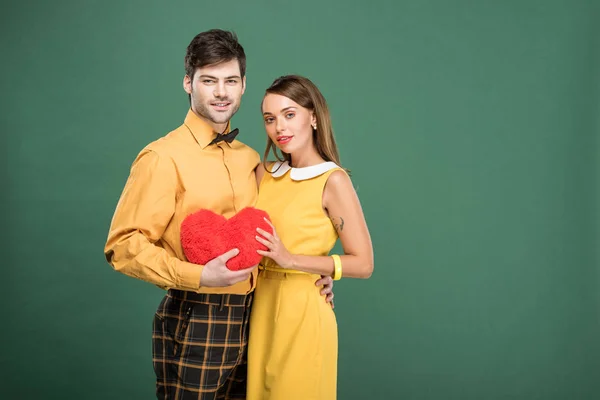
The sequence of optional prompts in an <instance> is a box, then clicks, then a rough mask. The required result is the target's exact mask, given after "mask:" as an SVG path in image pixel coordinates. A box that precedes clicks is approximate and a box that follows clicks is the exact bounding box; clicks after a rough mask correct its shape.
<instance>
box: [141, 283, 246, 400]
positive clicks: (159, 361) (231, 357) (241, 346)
mask: <svg viewBox="0 0 600 400" xmlns="http://www.w3.org/2000/svg"><path fill="white" fill-rule="evenodd" d="M251 303H252V294H250V295H247V296H243V295H228V294H226V295H220V294H197V293H193V292H184V291H179V290H169V292H168V293H167V295H166V296H165V297H164V298H163V300H162V301H161V303H160V305H159V306H158V310H157V311H156V314H155V316H154V324H153V328H154V332H153V335H152V350H153V351H152V361H153V364H154V372H155V374H156V396H157V398H158V399H164V400H167V399H168V400H192V399H194V400H219V399H223V400H238V399H239V400H241V399H245V398H246V373H247V362H246V359H247V349H246V347H247V343H248V322H249V316H250V306H251Z"/></svg>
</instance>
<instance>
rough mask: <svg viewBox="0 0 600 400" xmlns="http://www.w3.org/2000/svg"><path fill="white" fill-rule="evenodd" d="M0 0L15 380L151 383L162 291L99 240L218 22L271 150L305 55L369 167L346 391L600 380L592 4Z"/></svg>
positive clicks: (101, 392) (117, 393) (339, 290)
mask: <svg viewBox="0 0 600 400" xmlns="http://www.w3.org/2000/svg"><path fill="white" fill-rule="evenodd" d="M14 3H16V2H14ZM2 8H3V10H2V13H1V14H2V16H1V21H2V24H1V27H0V29H1V33H2V34H1V35H0V42H1V43H2V64H1V65H2V74H1V76H0V82H1V90H2V100H1V101H2V103H1V105H2V112H1V117H0V118H1V119H0V123H1V130H2V142H1V144H2V150H1V154H0V156H1V158H2V175H1V178H2V183H3V185H2V197H1V200H2V210H3V211H2V220H1V222H2V227H3V229H2V233H1V235H2V237H1V239H2V242H1V243H2V263H1V264H2V276H4V277H5V279H3V286H4V296H5V300H4V301H3V302H2V307H3V309H4V311H3V315H4V318H3V323H2V340H1V341H0V343H1V344H2V352H1V354H2V355H1V357H2V359H1V360H2V365H3V367H2V370H3V371H2V373H1V374H0V391H1V393H2V394H0V397H2V398H6V399H149V398H152V397H153V393H154V381H153V378H154V376H153V372H152V365H151V346H150V345H151V331H150V329H151V321H152V316H153V313H154V311H155V308H156V306H157V304H158V302H159V300H160V298H161V296H162V292H161V291H160V290H159V289H158V288H155V287H153V286H151V285H149V284H146V283H143V282H140V281H136V280H134V279H131V278H128V277H125V276H123V275H120V274H118V273H116V272H114V271H112V269H111V268H110V266H109V265H108V264H107V263H106V262H105V261H104V257H103V253H102V249H103V245H104V241H105V239H106V235H107V232H108V227H109V223H110V219H111V217H112V213H113V211H114V207H115V205H116V202H117V200H118V197H119V195H120V192H121V189H122V187H123V185H124V183H125V179H126V177H127V174H128V170H129V166H130V165H131V162H132V161H133V159H134V157H135V156H136V154H137V153H138V151H140V150H141V148H142V147H143V146H145V145H146V144H147V143H148V142H150V141H152V140H155V139H156V138H158V137H160V136H162V135H164V134H165V133H167V132H168V131H169V130H171V129H173V128H175V127H177V126H178V125H179V124H180V123H181V122H182V121H183V118H184V116H185V113H186V110H187V106H188V103H187V96H186V95H185V93H184V92H183V90H182V88H181V81H182V77H183V56H184V52H185V48H186V46H187V44H188V43H189V41H190V40H191V38H192V37H193V36H194V35H195V34H196V33H198V32H200V31H203V30H206V29H210V28H213V27H220V28H225V29H233V30H235V31H236V32H237V33H238V35H239V38H240V41H241V42H242V43H243V45H244V46H245V49H246V52H247V55H248V71H247V74H248V75H247V76H248V90H247V92H246V94H245V95H244V98H243V102H242V108H241V110H240V112H239V113H238V114H237V116H236V117H235V119H234V124H235V126H238V127H240V128H241V131H242V133H241V136H240V138H241V139H242V140H244V141H245V142H246V143H248V144H249V145H251V146H253V147H255V148H256V149H258V150H259V152H260V153H261V154H262V151H263V146H264V142H265V134H264V130H263V127H262V122H261V118H260V114H259V102H260V99H261V97H262V94H263V91H264V89H265V88H266V87H267V86H268V85H269V84H270V82H271V81H272V80H273V79H274V78H275V77H277V76H279V75H283V74H287V73H299V74H303V75H306V76H308V77H309V78H311V79H312V80H314V81H315V83H317V85H318V86H319V87H320V88H321V89H322V91H323V93H324V94H325V96H326V98H327V99H328V101H329V103H330V107H331V110H332V116H333V122H334V128H335V129H336V134H337V139H338V141H339V146H340V151H341V155H342V162H343V163H344V165H345V166H347V167H349V168H350V169H352V171H353V181H354V184H355V187H356V189H357V191H358V194H359V196H360V198H361V201H362V204H363V208H364V211H365V214H366V217H367V220H368V223H369V227H370V230H371V234H372V237H373V242H374V248H375V261H376V262H375V273H374V275H373V277H372V278H371V279H370V280H367V281H362V280H360V281H359V280H342V281H340V282H339V283H337V284H336V286H335V293H336V312H337V317H338V323H339V337H340V356H339V398H340V399H341V400H353V399H369V400H370V399H415V400H417V399H419V400H420V399H436V400H437V399H441V400H445V399H460V400H464V399H477V400H481V399H486V400H487V399H490V400H492V399H524V400H525V399H527V400H531V399H544V400H546V399H568V400H571V399H597V398H600V345H599V341H600V322H599V314H600V307H599V306H600V301H599V300H600V295H599V293H600V290H599V289H600V275H599V268H598V265H599V260H600V252H599V251H598V227H599V226H600V208H599V207H598V199H599V198H600V197H599V196H600V191H599V190H600V189H599V188H598V177H599V172H600V160H599V158H598V156H597V154H598V152H599V151H600V144H599V142H598V138H599V136H600V117H599V115H600V79H599V71H600V41H599V37H600V29H599V27H600V15H599V7H598V2H595V1H592V0H590V1H584V0H581V1H578V0H562V1H560V0H556V1H551V0H546V1H541V0H540V1H533V0H521V1H468V0H455V1H444V0H428V1H425V0H414V1H409V0H395V1H380V0H372V1H365V2H358V1H356V2H353V1H343V0H331V1H323V0H321V1H315V0H305V1H298V2H289V3H288V2H278V1H274V0H271V1H266V0H263V1H230V2H210V3H209V2H198V1H186V2H164V1H126V0H122V1H118V2H117V1H112V2H111V1H89V0H88V1H81V0H80V1H74V0H73V1H53V2H42V1H29V2H20V3H19V4H12V5H6V4H5V5H3V6H2Z"/></svg>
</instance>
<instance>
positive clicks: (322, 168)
mask: <svg viewBox="0 0 600 400" xmlns="http://www.w3.org/2000/svg"><path fill="white" fill-rule="evenodd" d="M334 168H339V166H338V165H337V164H336V163H334V162H333V161H326V162H323V163H321V164H317V165H311V166H310V167H303V168H293V167H291V166H290V164H289V163H288V162H287V161H284V162H283V163H282V162H281V161H277V162H276V163H275V164H273V168H272V169H271V170H272V171H274V172H273V178H279V177H281V176H283V175H285V174H286V173H287V172H288V171H290V170H291V171H292V172H290V178H292V180H294V181H304V180H307V179H311V178H315V177H317V176H319V175H323V174H324V173H325V172H327V171H329V170H332V169H334Z"/></svg>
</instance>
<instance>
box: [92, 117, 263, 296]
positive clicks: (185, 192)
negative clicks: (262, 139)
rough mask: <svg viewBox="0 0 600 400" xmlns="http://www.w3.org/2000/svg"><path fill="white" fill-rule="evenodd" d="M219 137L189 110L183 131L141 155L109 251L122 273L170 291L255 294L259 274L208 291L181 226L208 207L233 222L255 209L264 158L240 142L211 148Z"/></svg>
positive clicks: (117, 212)
mask: <svg viewBox="0 0 600 400" xmlns="http://www.w3.org/2000/svg"><path fill="white" fill-rule="evenodd" d="M215 137H216V133H215V132H214V131H213V130H212V128H211V127H210V125H208V124H207V123H206V122H204V121H203V120H202V119H200V118H199V117H198V116H197V115H196V114H194V112H193V111H192V110H189V111H188V114H187V116H186V118H185V121H184V123H183V125H181V126H180V127H179V128H177V129H175V130H174V131H172V132H170V133H169V134H167V135H166V136H164V137H162V138H160V139H158V140H157V141H155V142H152V143H150V144H149V145H148V146H146V147H145V148H144V149H143V150H142V151H141V152H140V153H139V155H138V156H137V158H136V159H135V161H134V162H133V165H132V167H131V171H130V174H129V178H128V180H127V183H126V184H125V188H124V189H123V193H122V194H121V198H120V199H119V202H118V204H117V208H116V210H115V214H114V216H113V219H112V223H111V226H110V231H109V233H108V240H107V242H106V245H105V247H104V254H105V255H106V259H107V261H108V262H109V263H110V264H111V265H112V266H113V268H114V269H115V270H117V271H119V272H122V273H124V274H126V275H129V276H132V277H134V278H138V279H141V280H144V281H147V282H150V283H153V284H155V285H157V286H159V287H161V288H163V289H168V288H176V289H180V290H190V291H196V292H200V293H232V294H246V293H249V292H250V291H252V290H253V289H254V285H255V283H256V270H255V271H254V272H253V274H252V276H251V277H250V278H249V279H248V280H246V281H244V282H240V283H237V284H235V285H233V286H228V287H223V288H215V287H203V286H202V283H201V282H200V277H201V274H202V268H204V267H203V266H201V265H197V264H192V263H190V262H187V260H186V258H185V255H184V253H183V248H182V246H181V241H180V236H179V235H180V227H181V223H182V221H183V220H184V219H185V217H186V216H188V215H189V214H191V213H193V212H195V211H198V210H199V209H202V208H204V209H209V210H212V211H214V212H215V213H217V214H221V215H224V216H225V217H226V218H230V217H231V216H233V215H234V214H236V213H237V212H238V211H240V210H241V209H242V208H244V207H248V206H254V205H255V203H256V199H257V188H256V176H255V168H256V166H257V165H258V164H259V162H260V156H259V155H258V153H257V152H256V151H254V150H253V149H252V148H250V147H248V146H246V145H245V144H243V143H241V142H239V141H237V140H234V141H233V142H231V143H227V142H225V141H221V142H219V143H218V144H211V145H208V144H209V143H210V142H211V140H213V139H214V138H215Z"/></svg>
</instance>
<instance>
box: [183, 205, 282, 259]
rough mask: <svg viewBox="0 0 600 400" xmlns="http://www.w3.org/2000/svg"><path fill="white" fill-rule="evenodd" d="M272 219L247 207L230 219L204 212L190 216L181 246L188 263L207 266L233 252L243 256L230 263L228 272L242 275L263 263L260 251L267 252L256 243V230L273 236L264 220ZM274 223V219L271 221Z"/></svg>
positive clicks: (238, 256) (184, 223) (185, 222)
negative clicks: (246, 269) (250, 268)
mask: <svg viewBox="0 0 600 400" xmlns="http://www.w3.org/2000/svg"><path fill="white" fill-rule="evenodd" d="M264 218H267V219H269V215H268V214H267V213H266V212H265V211H263V210H259V209H257V208H253V207H246V208H244V209H242V210H240V211H239V212H238V213H237V214H236V215H234V216H233V217H231V218H230V219H227V218H225V217H224V216H222V215H218V214H215V213H214V212H212V211H210V210H205V209H202V210H200V211H197V212H195V213H193V214H190V215H188V216H187V217H186V218H185V219H184V221H183V222H182V224H181V244H182V246H183V251H184V253H185V256H186V258H187V259H188V261H190V262H192V263H194V264H201V265H204V264H206V263H207V262H209V261H210V260H212V259H214V258H216V257H218V256H220V255H221V254H223V253H226V252H227V251H229V250H231V249H234V248H235V249H239V251H240V252H239V254H238V255H237V256H235V257H233V258H231V259H230V260H229V261H227V268H229V269H230V270H232V271H238V270H240V269H245V268H249V267H252V266H254V265H256V264H258V263H259V262H260V260H261V259H262V256H261V255H260V254H258V253H257V252H256V250H267V248H266V247H265V246H264V245H263V244H261V243H259V242H258V241H257V240H256V238H255V237H256V236H257V235H258V236H260V235H259V234H258V232H256V228H262V229H264V230H265V231H267V232H270V233H273V230H272V229H271V227H270V226H269V224H268V223H267V222H266V221H265V220H264ZM269 220H270V219H269Z"/></svg>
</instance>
